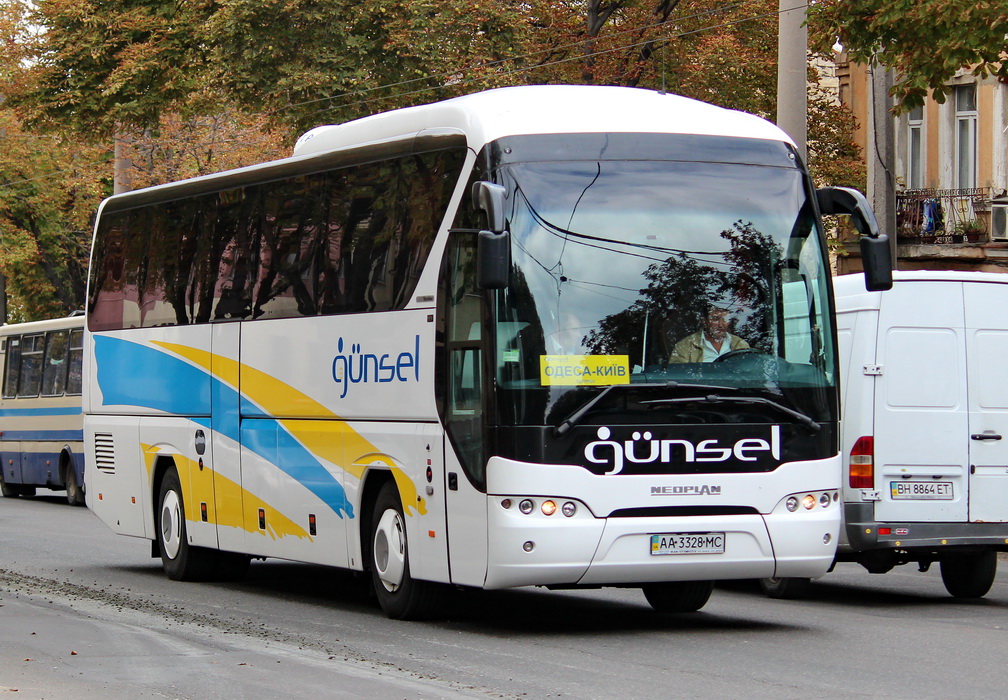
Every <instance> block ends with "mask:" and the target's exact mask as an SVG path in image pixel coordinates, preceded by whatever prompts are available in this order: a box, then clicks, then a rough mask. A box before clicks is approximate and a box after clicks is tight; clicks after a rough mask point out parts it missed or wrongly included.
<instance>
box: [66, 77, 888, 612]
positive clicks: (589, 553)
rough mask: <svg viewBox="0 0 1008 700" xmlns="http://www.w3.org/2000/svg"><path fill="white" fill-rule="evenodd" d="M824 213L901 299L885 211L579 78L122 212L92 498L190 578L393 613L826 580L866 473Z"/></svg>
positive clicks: (746, 143) (744, 121)
mask: <svg viewBox="0 0 1008 700" xmlns="http://www.w3.org/2000/svg"><path fill="white" fill-rule="evenodd" d="M820 211H822V212H824V213H847V214H853V218H854V222H855V224H856V225H857V226H858V227H859V229H860V230H861V231H862V233H866V234H869V235H866V236H865V237H864V238H863V241H862V247H863V249H864V251H865V260H866V262H867V264H868V269H869V271H870V274H869V276H868V278H867V279H866V284H868V286H871V287H873V288H881V287H884V286H885V283H886V281H885V278H886V274H887V272H888V270H887V269H886V265H887V260H888V258H887V257H886V256H887V254H888V246H887V243H886V241H885V239H884V237H878V235H877V228H873V227H874V217H873V216H872V215H871V212H870V209H869V208H868V207H867V205H866V204H865V202H864V198H863V197H862V196H860V195H859V194H858V193H856V192H852V191H850V190H844V189H840V188H826V189H822V190H819V191H816V190H815V189H814V187H813V185H812V181H811V179H810V177H809V175H808V173H807V171H806V170H805V167H804V165H803V163H802V161H801V159H800V158H799V157H798V155H797V154H796V151H795V148H794V146H793V144H792V143H791V141H790V140H789V139H788V137H787V136H786V135H785V134H784V133H783V132H782V131H780V130H779V129H778V128H777V127H775V126H773V125H772V124H769V123H767V122H765V121H763V120H761V119H759V118H757V117H754V116H750V115H746V114H742V113H738V112H733V111H729V110H724V109H720V108H717V107H713V106H710V105H706V104H702V103H699V102H695V101H692V100H688V99H685V98H681V97H677V96H672V95H665V94H660V93H657V92H651V91H646V90H639V89H627V88H607V87H582V86H537V87H522V88H505V89H500V90H492V91H488V92H485V93H479V94H474V95H469V96H466V97H460V98H457V99H453V100H448V101H445V102H441V103H437V104H431V105H426V106H419V107H412V108H408V109H402V110H397V111H393V112H389V113H385V114H379V115H375V116H371V117H367V118H364V119H360V120H357V121H354V122H350V123H347V124H343V125H339V126H324V127H319V128H317V129H314V130H312V131H310V132H308V133H307V134H305V135H304V136H303V137H302V138H301V139H300V140H299V141H298V143H297V145H296V146H295V150H294V155H293V156H292V157H291V158H287V159H283V160H279V161H275V162H270V163H265V164H262V165H257V166H252V167H248V168H242V169H239V170H235V171H231V172H224V173H219V174H216V175H211V176H206V177H201V178H197V179H193V180H188V181H183V182H177V183H172V184H167V185H163V186H159V187H154V188H150V189H145V190H139V191H136V192H131V193H127V194H122V195H116V196H113V197H111V198H109V199H108V200H106V201H105V202H104V203H103V204H102V206H101V209H100V211H99V215H98V220H97V224H96V230H95V239H94V246H93V250H92V260H91V269H90V280H89V290H88V309H87V310H88V318H87V335H86V342H85V351H86V366H85V375H86V378H85V382H86V389H85V393H84V406H85V413H86V417H85V441H86V449H87V452H88V458H89V462H88V465H89V466H88V470H87V494H88V504H89V506H90V507H91V508H92V509H93V510H94V512H95V513H97V514H98V516H99V517H101V519H102V520H103V521H104V522H105V523H106V524H107V525H108V526H109V527H110V528H111V529H112V530H114V531H116V532H118V533H121V534H124V535H131V536H135V537H143V538H147V539H149V540H152V541H153V546H152V550H153V551H152V553H153V554H154V556H160V557H161V559H162V562H163V565H164V568H165V570H166V572H167V574H168V575H169V576H170V577H171V578H174V579H196V578H206V577H211V576H216V575H224V574H228V575H233V574H235V573H240V571H241V570H242V569H243V568H244V567H245V566H247V564H248V561H249V558H250V557H279V558H283V559H289V560H297V561H303V562H313V563H320V564H327V565H332V566H338V567H344V568H348V569H352V570H358V571H364V572H369V575H370V576H371V577H372V580H373V585H374V588H375V590H376V593H377V597H378V600H379V602H380V603H381V606H382V608H383V609H384V610H385V612H386V613H387V614H388V615H390V616H392V617H397V618H410V617H420V616H424V615H428V614H431V613H436V612H437V610H438V605H439V601H440V600H441V595H440V594H441V593H442V592H444V591H445V590H446V589H447V588H448V587H449V586H460V587H475V588H487V589H492V588H503V587H512V586H527V585H539V586H547V587H576V586H583V587H598V586H627V587H630V586H633V587H640V588H642V589H643V591H644V594H645V596H646V598H647V600H648V601H649V602H650V603H651V605H652V606H653V607H654V608H655V609H657V610H659V611H663V612H680V611H693V610H697V609H699V608H700V607H702V606H703V605H704V604H705V603H706V601H707V599H708V597H709V596H710V593H711V589H712V586H713V581H714V580H716V579H731V578H765V577H775V576H777V577H782V576H806V577H817V576H820V575H822V574H823V573H825V571H826V570H827V568H828V567H829V566H830V564H831V563H832V561H833V557H834V553H835V549H836V541H837V535H838V532H839V527H840V507H839V503H838V492H839V489H840V486H841V481H840V478H841V477H840V474H841V469H840V454H839V442H838V430H837V425H838V399H837V353H836V334H835V331H834V327H833V321H832V311H833V306H832V304H833V302H832V296H831V290H830V280H829V273H828V268H827V260H826V251H825V247H824V244H823V236H822V232H821V224H820V221H819V213H820ZM785 290H786V293H785ZM785 296H786V297H787V303H788V305H789V308H790V309H791V311H789V312H788V313H785V311H784V304H785ZM796 304H797V305H798V307H800V308H802V309H804V311H802V312H800V313H795V312H794V309H795V308H796V306H795V305H796ZM708 319H712V321H710V322H708V321H707V320H708ZM704 324H706V325H707V326H709V327H710V328H713V330H712V331H711V332H712V333H714V335H713V336H711V339H709V340H706V341H703V340H701V341H700V342H699V343H698V344H697V345H696V348H698V350H697V352H694V351H693V349H692V348H691V347H688V346H691V345H692V344H693V341H694V340H696V339H697V338H701V339H703V338H705V336H703V335H700V334H701V333H702V331H701V330H700V329H701V326H703V325H704ZM725 332H727V333H729V334H730V335H718V334H723V333H725ZM715 359H716V361H706V360H715Z"/></svg>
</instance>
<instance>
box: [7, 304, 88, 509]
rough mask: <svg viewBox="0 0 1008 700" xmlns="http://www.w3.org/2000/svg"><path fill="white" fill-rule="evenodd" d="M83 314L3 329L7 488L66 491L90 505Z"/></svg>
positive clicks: (29, 492)
mask: <svg viewBox="0 0 1008 700" xmlns="http://www.w3.org/2000/svg"><path fill="white" fill-rule="evenodd" d="M83 340H84V316H83V315H74V316H69V317H67V318H61V319H53V320H48V321H34V322H31V323H18V324H11V325H4V326H2V327H0V362H2V364H3V382H2V386H3V391H2V392H0V393H2V396H0V458H2V466H3V468H2V470H0V490H2V493H3V495H4V496H5V497H8V498H12V497H17V496H34V495H35V491H36V489H38V488H47V489H52V490H56V491H62V490H65V491H66V494H67V500H68V501H69V502H70V503H71V504H74V505H83V504H84V449H83V443H82V440H83V422H84V419H83V414H82V413H81V359H82V357H83V347H84V345H83Z"/></svg>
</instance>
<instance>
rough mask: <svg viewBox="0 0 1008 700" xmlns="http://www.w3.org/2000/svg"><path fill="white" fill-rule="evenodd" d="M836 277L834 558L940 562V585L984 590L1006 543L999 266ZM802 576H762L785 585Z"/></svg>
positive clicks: (1006, 353) (974, 592)
mask: <svg viewBox="0 0 1008 700" xmlns="http://www.w3.org/2000/svg"><path fill="white" fill-rule="evenodd" d="M893 278H894V284H893V288H892V289H891V290H889V291H884V292H866V291H865V285H864V278H863V277H862V276H861V275H844V276H840V277H837V278H836V279H835V280H834V283H833V289H834V292H835V295H836V309H837V336H838V340H839V344H838V347H839V350H840V373H841V376H840V381H841V392H842V393H841V411H842V413H841V419H842V424H841V442H842V445H841V447H842V451H843V457H844V465H845V468H846V469H847V474H846V475H845V478H844V490H843V500H844V520H845V527H844V528H842V529H841V541H840V545H839V548H838V551H837V560H838V561H854V562H858V563H860V564H862V565H863V566H864V567H865V568H866V569H868V571H869V572H871V573H885V572H887V571H889V570H890V569H892V568H893V567H894V566H896V565H898V564H907V563H910V562H916V563H917V564H918V565H919V568H920V570H921V571H926V570H927V569H928V567H929V566H930V565H931V564H932V563H934V562H938V563H939V564H940V566H941V575H942V581H943V582H944V583H945V588H946V589H947V590H948V592H949V593H950V594H951V595H953V596H956V597H960V598H979V597H982V596H983V595H985V594H986V593H987V591H988V590H990V587H991V584H992V583H993V581H994V575H995V572H996V569H997V552H998V551H1008V275H1002V274H996V273H981V272H944V271H943V272H933V271H914V272H894V273H893ZM807 585H808V581H807V580H803V579H770V580H765V581H763V587H764V590H765V591H766V592H767V594H768V595H771V596H773V597H794V596H796V595H799V594H800V593H802V592H803V591H804V589H805V588H806V587H807Z"/></svg>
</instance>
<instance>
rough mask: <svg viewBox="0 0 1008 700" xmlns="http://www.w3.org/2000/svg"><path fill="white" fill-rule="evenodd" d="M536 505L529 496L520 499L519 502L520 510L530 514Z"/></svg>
mask: <svg viewBox="0 0 1008 700" xmlns="http://www.w3.org/2000/svg"><path fill="white" fill-rule="evenodd" d="M534 507H535V504H534V503H533V502H532V501H531V500H529V499H528V498H526V499H524V500H522V501H520V502H519V503H518V510H520V511H521V512H522V513H523V514H525V515H528V514H529V513H531V512H532V509H533V508H534Z"/></svg>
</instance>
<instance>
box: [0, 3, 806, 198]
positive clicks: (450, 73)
mask: <svg viewBox="0 0 1008 700" xmlns="http://www.w3.org/2000/svg"><path fill="white" fill-rule="evenodd" d="M757 1H758V0H738V1H737V2H732V3H729V4H726V5H722V6H719V7H716V8H713V9H710V10H705V11H703V12H697V13H694V14H691V15H683V16H678V17H676V18H674V19H669V20H666V21H664V22H654V23H651V24H645V25H637V26H635V27H631V28H627V29H624V30H621V31H618V32H615V33H612V34H607V35H605V37H601V38H604V39H607V40H608V39H611V38H612V37H619V36H624V35H626V34H636V33H639V32H641V31H646V30H647V29H653V28H659V27H662V26H667V25H671V24H675V23H677V22H682V21H685V20H689V19H696V18H699V17H703V16H709V15H716V14H722V13H724V12H730V11H732V10H735V9H737V8H740V7H743V6H746V5H750V4H752V3H754V2H757ZM807 7H808V3H807V2H800V0H798V2H797V4H796V5H794V6H793V7H789V8H784V9H780V8H778V9H775V10H769V11H767V12H761V13H759V14H755V15H748V16H746V17H740V18H737V19H732V20H728V21H725V22H720V23H718V24H712V25H706V26H703V27H697V28H695V29H691V30H688V31H684V32H678V33H676V34H673V35H669V36H667V37H663V38H657V39H656V38H651V39H645V40H640V41H633V42H629V43H625V44H620V45H618V46H609V47H606V48H602V49H597V50H594V51H591V52H589V53H582V54H578V55H576V56H569V57H566V58H560V59H556V60H554V61H547V62H545V63H540V64H535V65H530V66H523V67H519V68H513V69H510V70H506V71H504V72H502V73H500V74H499V75H500V76H503V77H507V76H510V75H517V74H521V73H527V72H530V71H535V70H541V69H543V68H549V67H552V66H555V65H560V64H563V63H570V62H573V61H583V60H585V59H587V58H593V57H597V56H604V55H607V54H611V53H616V52H618V51H625V50H627V49H632V48H637V47H640V46H645V45H647V44H660V43H662V42H665V43H667V42H668V41H670V40H672V39H681V38H684V37H688V36H692V35H695V34H700V33H703V32H708V31H712V30H715V29H724V28H726V27H730V26H734V25H738V24H743V23H746V22H753V21H756V20H759V19H764V18H766V17H770V16H773V15H778V14H780V13H782V12H790V11H792V10H796V9H802V8H807ZM583 43H584V39H581V40H579V41H577V42H571V43H569V44H563V45H560V46H556V47H551V48H549V49H542V50H538V51H533V52H529V53H526V54H521V55H516V56H509V57H506V58H501V59H498V60H495V61H492V62H489V63H486V64H483V65H482V66H480V68H491V69H492V68H494V67H496V66H500V65H504V64H507V63H511V62H515V61H520V60H524V59H527V58H530V57H533V56H538V55H541V54H544V53H549V52H552V51H557V50H562V49H567V48H574V47H577V46H580V45H582V44H583ZM462 72H464V69H457V70H447V71H444V72H442V73H436V74H434V75H430V76H423V77H420V78H411V79H409V80H403V81H399V82H396V83H388V84H385V85H378V86H373V87H369V88H361V89H360V90H355V91H352V92H345V93H342V94H340V95H334V96H331V97H320V98H314V99H311V100H305V101H303V102H297V103H291V104H288V105H284V106H283V107H282V108H277V109H274V110H267V111H265V112H262V113H259V115H260V116H270V115H273V114H278V113H281V112H283V111H289V110H292V109H296V108H298V107H304V106H306V105H310V104H313V103H322V102H327V103H332V102H333V101H335V100H345V102H344V104H348V103H350V102H352V101H354V100H356V99H357V98H359V97H361V96H366V95H368V94H370V93H374V92H377V91H380V90H389V89H394V88H399V87H404V86H407V85H412V84H415V83H418V82H427V81H430V80H437V79H449V78H453V77H454V76H457V75H459V74H460V73H462ZM481 79H483V76H480V77H472V78H461V79H458V80H457V81H455V82H454V83H453V84H454V85H469V84H472V83H475V82H478V81H479V80H481ZM443 87H445V86H444V85H434V86H432V85H425V86H424V87H420V88H417V89H414V90H408V91H406V92H399V93H396V94H395V95H385V96H379V97H366V98H365V99H364V100H362V101H361V102H360V104H361V105H362V106H363V105H367V104H371V103H374V102H379V101H383V100H388V99H390V98H391V97H397V98H403V97H411V96H414V95H421V94H424V93H428V92H432V91H435V90H439V89H442V88H443ZM338 106H342V105H332V104H327V105H326V106H324V107H320V108H319V109H317V110H315V113H323V112H327V111H329V110H331V109H334V108H335V107H338ZM103 162H107V159H104V158H103V159H96V160H94V161H88V162H87V163H85V165H98V164H100V163H103ZM64 172H66V169H57V170H54V171H50V172H48V173H45V174H43V175H39V176H38V177H34V178H25V179H23V180H17V181H14V182H10V183H3V184H0V191H6V190H10V189H14V188H17V187H27V186H29V185H31V184H32V183H35V182H38V181H41V180H47V179H50V178H53V177H57V176H59V175H60V174H62V173H64Z"/></svg>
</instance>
